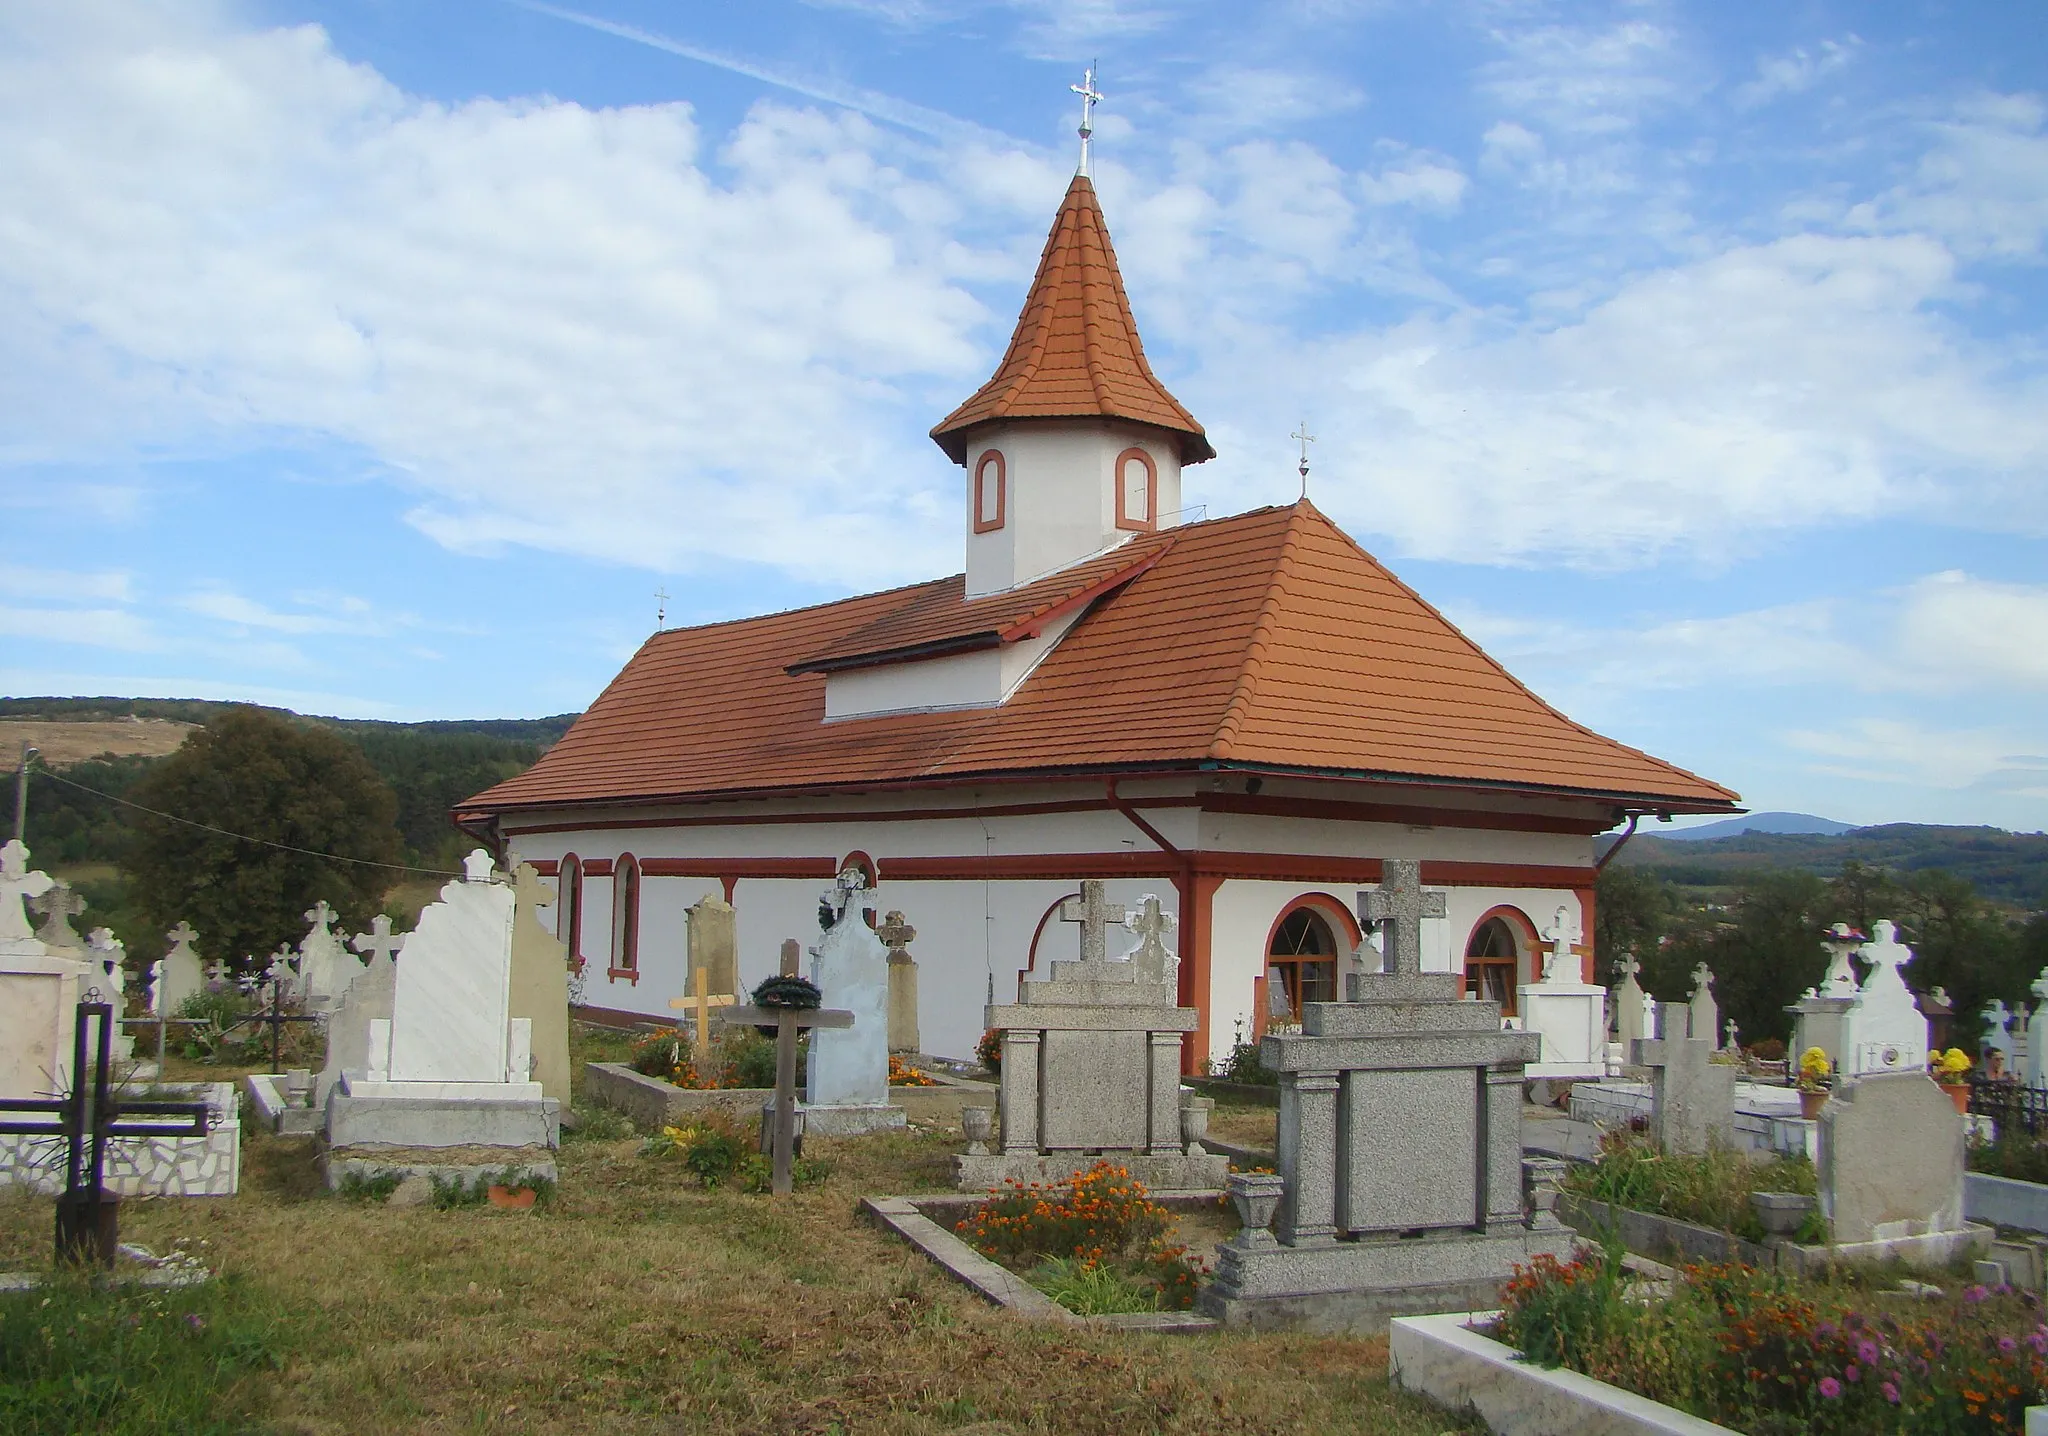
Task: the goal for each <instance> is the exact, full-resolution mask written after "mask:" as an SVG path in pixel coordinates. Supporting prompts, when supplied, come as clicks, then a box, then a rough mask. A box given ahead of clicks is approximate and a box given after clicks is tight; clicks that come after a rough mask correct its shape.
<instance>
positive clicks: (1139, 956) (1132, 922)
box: [1124, 893, 1174, 982]
mask: <svg viewBox="0 0 2048 1436" xmlns="http://www.w3.org/2000/svg"><path fill="white" fill-rule="evenodd" d="M1124 926H1125V927H1127V928H1129V929H1130V930H1131V931H1132V932H1134V933H1136V934H1137V935H1138V947H1137V950H1136V951H1135V952H1133V953H1132V954H1131V961H1132V962H1134V963H1136V964H1137V967H1138V976H1139V977H1140V978H1141V979H1142V980H1143V981H1146V982H1164V981H1165V980H1166V979H1167V976H1168V975H1169V974H1170V973H1171V972H1172V971H1173V968H1174V955H1173V953H1172V952H1171V951H1170V950H1169V949H1168V948H1167V946H1166V935H1167V934H1168V933H1170V932H1172V931H1173V914H1172V913H1170V912H1166V911H1164V910H1163V909H1161V907H1160V906H1159V899H1158V898H1157V897H1155V896H1154V895H1153V894H1151V893H1146V894H1145V896H1144V897H1143V899H1141V900H1140V901H1139V903H1138V909H1137V911H1136V912H1133V913H1131V914H1130V915H1128V916H1127V917H1125V918H1124Z"/></svg>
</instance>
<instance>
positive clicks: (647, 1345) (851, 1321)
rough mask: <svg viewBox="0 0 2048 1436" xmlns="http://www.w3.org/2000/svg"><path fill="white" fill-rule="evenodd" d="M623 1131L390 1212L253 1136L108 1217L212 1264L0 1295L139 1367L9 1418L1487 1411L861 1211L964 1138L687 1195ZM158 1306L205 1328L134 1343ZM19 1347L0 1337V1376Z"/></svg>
mask: <svg viewBox="0 0 2048 1436" xmlns="http://www.w3.org/2000/svg"><path fill="white" fill-rule="evenodd" d="M578 1045H579V1048H581V1047H584V1046H586V1045H587V1044H585V1043H583V1042H579V1044H578ZM580 1055H582V1054H581V1053H580V1052H579V1056H580ZM600 1060H601V1059H600ZM178 1075H199V1073H198V1072H197V1071H196V1070H194V1069H186V1070H185V1071H184V1072H180V1073H179V1074H178ZM208 1075H214V1076H219V1075H223V1073H222V1071H221V1070H220V1069H211V1070H210V1071H209V1073H208ZM637 1147H638V1141H637V1139H622V1140H615V1141H598V1140H590V1139H584V1140H573V1141H571V1142H570V1143H569V1144H568V1145H567V1146H565V1147H564V1148H563V1150H562V1153H561V1160H560V1166H561V1171H562V1182H561V1185H560V1188H559V1191H558V1193H557V1195H556V1198H555V1201H554V1202H553V1203H552V1205H549V1206H545V1207H540V1208H536V1209H535V1210H533V1211H529V1212H500V1211H496V1210H493V1209H490V1208H462V1209H455V1210H448V1211H439V1210H435V1209H434V1208H432V1207H419V1208H410V1209H405V1210H393V1209H390V1208H386V1207H382V1206H376V1205H365V1204H357V1203H352V1202H349V1201H345V1200H343V1199H340V1198H337V1197H332V1196H328V1195H327V1194H326V1193H325V1191H324V1189H323V1188H322V1187H321V1185H320V1183H319V1180H318V1177H317V1173H316V1170H315V1167H314V1149H313V1143H312V1142H311V1140H310V1139H277V1138H271V1137H268V1136H261V1135H250V1136H248V1137H247V1139H246V1140H245V1143H244V1147H243V1166H242V1192H241V1195H240V1196H238V1197H235V1198H232V1199H222V1200H204V1199H200V1200H182V1201H171V1200H165V1201H151V1202H135V1203H130V1204H129V1205H128V1206H127V1207H126V1209H125V1210H124V1212H123V1218H122V1235H123V1237H124V1239H126V1240H130V1241H135V1242H140V1243H142V1244H143V1245H145V1246H149V1247H151V1248H153V1249H156V1250H159V1251H162V1250H166V1249H169V1248H170V1247H172V1246H173V1245H174V1244H176V1243H179V1242H183V1243H184V1244H185V1245H186V1248H187V1249H188V1250H190V1251H193V1252H195V1253H196V1254H198V1255H199V1256H201V1257H202V1258H203V1259H204V1260H205V1261H206V1262H207V1263H208V1264H209V1265H211V1266H213V1267H214V1268H215V1269H216V1270H218V1271H220V1272H221V1273H223V1275H224V1278H225V1279H224V1280H223V1281H221V1282H218V1283H215V1284H212V1285H210V1286H209V1287H207V1288H204V1289H202V1291H203V1293H204V1294H203V1295H194V1296H187V1297H171V1298H163V1299H162V1300H163V1301H165V1302H167V1303H168V1304H169V1307H170V1309H169V1310H166V1311H160V1310H157V1309H156V1308H153V1307H149V1306H148V1304H147V1303H148V1300H151V1299H145V1298H138V1297H134V1296H129V1297H108V1296H104V1295H93V1294H90V1293H84V1292H80V1291H76V1290H74V1291H72V1292H71V1293H70V1294H69V1295H66V1294H65V1293H64V1292H62V1291H60V1292H58V1293H57V1294H56V1297H57V1300H56V1304H55V1305H54V1306H51V1307H41V1306H38V1305H37V1303H39V1302H41V1301H43V1300H44V1299H45V1298H44V1296H43V1295H41V1294H37V1293H30V1294H27V1295H12V1296H4V1297H0V1332H4V1331H9V1330H13V1331H17V1332H29V1333H31V1335H33V1334H34V1333H35V1331H36V1328H37V1326H38V1323H40V1324H41V1326H43V1327H46V1328H54V1329H52V1330H51V1333H50V1335H49V1336H47V1337H44V1338H42V1339H43V1340H44V1341H45V1342H46V1343H49V1344H51V1349H52V1350H53V1351H56V1352H58V1353H59V1354H60V1356H61V1355H62V1354H63V1353H65V1352H67V1351H69V1350H70V1349H71V1347H76V1348H77V1349H78V1350H80V1351H82V1352H84V1353H85V1354H84V1355H82V1356H81V1357H80V1358H79V1360H80V1361H81V1362H86V1363H87V1364H90V1362H91V1361H93V1360H97V1361H99V1362H100V1363H101V1366H102V1368H104V1367H105V1366H106V1365H108V1364H110V1363H112V1362H113V1358H112V1357H111V1356H109V1355H108V1353H109V1352H110V1351H112V1350H113V1348H112V1347H111V1346H109V1345H108V1344H107V1343H109V1342H111V1341H114V1340H117V1339H118V1340H122V1341H128V1342H131V1343H135V1344H133V1345H132V1347H123V1348H122V1349H123V1350H124V1351H130V1353H131V1356H130V1358H129V1359H128V1360H127V1361H125V1362H123V1363H121V1364H120V1368H119V1369H120V1370H122V1371H124V1372H127V1371H130V1370H131V1368H132V1370H133V1371H134V1372H136V1373H139V1374H133V1375H132V1380H131V1386H132V1388H133V1390H132V1392H131V1393H130V1394H129V1395H127V1396H124V1397H122V1398H121V1399H120V1400H119V1401H118V1402H115V1403H113V1405H112V1406H111V1407H103V1408H102V1414H100V1415H97V1416H95V1417H94V1418H93V1420H92V1423H91V1425H90V1426H89V1427H85V1426H81V1425H80V1424H79V1418H78V1417H77V1416H76V1415H75V1410H76V1409H78V1403H79V1402H81V1401H83V1400H84V1399H85V1397H84V1396H82V1395H80V1394H79V1393H80V1392H82V1391H85V1390H86V1388H87V1387H88V1386H89V1385H90V1382H89V1381H88V1379H87V1378H88V1377H91V1378H92V1380H100V1381H102V1382H103V1381H104V1378H105V1376H106V1372H105V1370H104V1369H101V1370H99V1371H98V1372H97V1373H96V1374H95V1373H92V1372H88V1373H86V1374H85V1375H81V1376H79V1377H78V1378H77V1380H75V1381H74V1380H73V1379H72V1378H71V1377H70V1376H68V1375H66V1374H65V1373H64V1372H63V1371H58V1372H57V1373H56V1374H55V1376H51V1375H50V1373H48V1372H45V1373H43V1375H44V1377H45V1386H46V1387H47V1388H48V1391H49V1393H50V1394H49V1395H48V1397H47V1400H44V1398H42V1397H40V1396H38V1397H36V1398H35V1399H34V1401H32V1402H31V1403H30V1406H31V1408H32V1409H24V1408H23V1405H22V1400H21V1399H20V1390H19V1389H17V1390H16V1392H15V1396H16V1398H17V1399H16V1401H15V1405H14V1406H13V1407H11V1408H0V1410H5V1412H6V1414H7V1418H8V1419H7V1421H6V1422H5V1423H0V1424H5V1425H7V1428H8V1429H9V1430H10V1431H16V1430H18V1431H23V1432H41V1431H51V1432H56V1431H70V1430H75V1429H92V1430H95V1431H103V1432H110V1433H111V1432H117V1431H138V1432H140V1431H178V1432H185V1431H195V1430H220V1431H238V1430H267V1431H281V1432H305V1433H316V1432H354V1431H362V1432H378V1433H384V1432H390V1431H462V1432H486V1431H488V1432H499V1431H504V1432H517V1431H534V1432H549V1433H556V1432H561V1433H573V1432H604V1433H630V1432H641V1431H647V1432H654V1431H660V1432H672V1431H679V1430H683V1431H699V1430H703V1431H746V1432H754V1431H759V1432H789V1433H796V1432H820V1433H822V1432H834V1431H838V1432H856V1431H860V1432H866V1431H889V1432H939V1431H963V1430H964V1431H972V1432H975V1433H981V1436H993V1433H998V1432H1004V1431H1018V1432H1039V1431H1044V1432H1052V1431H1059V1432H1075V1431H1084V1432H1085V1431H1105V1432H1108V1431H1114V1432H1120V1433H1121V1432H1143V1431H1175V1432H1180V1431H1192V1432H1206V1431H1217V1432H1226V1431H1227V1432H1268V1431H1270V1432H1294V1431H1304V1430H1309V1431H1360V1432H1385V1433H1393V1436H1399V1433H1418V1436H1435V1433H1438V1432H1444V1431H1447V1430H1469V1429H1477V1428H1474V1427H1469V1426H1466V1425H1463V1424H1461V1423H1460V1422H1459V1421H1458V1420H1456V1419H1454V1418H1452V1417H1450V1416H1448V1415H1446V1414H1445V1413H1444V1412H1442V1411H1441V1410H1439V1409H1437V1408H1435V1407H1432V1406H1429V1405H1428V1404H1426V1403H1424V1402H1421V1401H1418V1400H1414V1399H1411V1398H1408V1397H1405V1396H1401V1395H1397V1394H1396V1393H1394V1392H1393V1391H1392V1390H1391V1389H1390V1388H1389V1387H1388V1384H1387V1381H1386V1377H1385V1371H1386V1346H1385V1343H1384V1342H1383V1341H1378V1340H1374V1341H1358V1340H1352V1339H1347V1338H1334V1337H1313V1336H1303V1335H1265V1336H1251V1335H1239V1334H1217V1335H1211V1336H1202V1337H1193V1338H1190V1337H1157V1336H1151V1337H1148V1336H1129V1335H1122V1334H1117V1333H1112V1332H1106V1331H1092V1330H1074V1329H1067V1328H1060V1327H1053V1326H1046V1325H1038V1324H1033V1323H1026V1322H1022V1321H1018V1320H1016V1319H1014V1318H1011V1317H1008V1316H1005V1315H1003V1314H1002V1313H1000V1312H998V1311H996V1310H995V1309H993V1308H991V1307H989V1306H987V1305H985V1304H984V1303H982V1302H981V1301H980V1300H979V1299H978V1298H976V1297H973V1296H971V1295H970V1294H968V1293H967V1292H966V1291H964V1290H963V1289H961V1288H958V1287H956V1286H954V1285H953V1284H952V1283H951V1282H949V1281H948V1280H947V1279H946V1278H945V1277H943V1276H942V1275H941V1274H940V1273H939V1272H938V1270H937V1268H935V1267H933V1266H931V1265H930V1264H929V1263H928V1262H926V1261H925V1260H924V1259H923V1258H921V1257H919V1256H916V1255H914V1254H913V1253H912V1252H911V1251H910V1250H909V1249H908V1248H906V1247H905V1246H904V1245H903V1244H902V1243H900V1242H898V1241H896V1240H895V1239H894V1238H892V1237H890V1236H887V1235H885V1234H884V1233H883V1232H881V1231H879V1230H877V1229H875V1228H873V1227H871V1226H869V1225H867V1224H866V1223H865V1222H864V1221H862V1220H861V1219H859V1218H858V1217H857V1216H856V1215H855V1207H856V1201H857V1198H858V1197H859V1196H861V1195H863V1194H869V1193H896V1192H906V1191H917V1190H926V1191H930V1190H942V1189H944V1188H945V1187H947V1186H948V1181H947V1177H948V1175H949V1172H950V1161H949V1159H950V1157H951V1156H952V1154H953V1153H954V1152H956V1151H958V1150H959V1149H960V1146H959V1143H958V1141H957V1140H956V1139H955V1138H954V1137H952V1136H951V1135H948V1134H944V1133H941V1132H934V1131H916V1130H913V1131H911V1132H908V1133H902V1134H889V1135H883V1136H877V1137H870V1138H865V1139H861V1140H857V1141H841V1142H826V1141H823V1140H819V1141H818V1142H816V1143H815V1144H814V1146H813V1147H812V1148H811V1150H812V1151H813V1153H814V1154H815V1155H817V1156H820V1157H826V1158H829V1159H830V1160H831V1161H832V1163H833V1171H832V1175H831V1176H830V1177H829V1178H828V1179H827V1180H826V1181H825V1182H824V1183H823V1184H822V1185H821V1186H819V1187H816V1188H813V1189H810V1190H807V1191H803V1192H800V1193H798V1194H797V1195H796V1196H795V1197H793V1198H789V1199H786V1200H783V1201H780V1202H776V1201H771V1200H770V1199H768V1198H766V1197H760V1196H747V1195H742V1194H739V1193H736V1192H730V1191H711V1192H707V1191H703V1190H700V1189H698V1188H697V1187H696V1186H695V1185H694V1184H692V1183H691V1181H690V1180H689V1178H688V1176H687V1174H686V1173H685V1172H684V1171H683V1170H682V1168H681V1167H680V1165H679V1164H678V1163H675V1162H673V1161H662V1160H655V1159H648V1158H642V1157H640V1156H638V1155H637V1154H636V1149H637ZM50 1223H51V1208H50V1203H49V1202H48V1201H47V1200H40V1199H30V1198H26V1197H22V1196H19V1195H15V1196H10V1197H5V1198H0V1269H14V1270H19V1269H23V1268H31V1267H40V1266H43V1265H44V1264H46V1263H47V1261H48V1256H49V1238H50ZM124 1302H125V1303H127V1305H126V1306H122V1305H120V1303H124ZM180 1302H184V1303H185V1305H179V1303H180ZM188 1307H189V1308H190V1309H189V1310H188ZM195 1316H196V1317H199V1318H200V1320H199V1321H198V1322H196V1323H194V1322H193V1320H192V1318H193V1317H195ZM159 1331H167V1332H170V1333H171V1334H172V1335H176V1336H180V1337H181V1339H186V1340H188V1342H190V1343H197V1344H196V1345H188V1346H187V1347H178V1346H177V1344H176V1342H168V1338H156V1339H157V1341H158V1345H156V1346H150V1345H147V1344H146V1343H144V1342H142V1338H143V1337H146V1336H148V1335H149V1334H150V1333H152V1332H159ZM109 1333H112V1335H109ZM122 1333H129V1334H128V1335H122ZM138 1333H139V1334H138ZM186 1333H189V1336H186V1335H185V1334H186ZM67 1341H68V1342H69V1343H71V1347H67V1346H66V1345H65V1343H66V1342H67ZM166 1342H168V1344H166ZM209 1343H210V1344H209ZM166 1353H168V1354H166ZM17 1359H18V1354H17V1355H16V1356H10V1355H8V1354H6V1353H0V1374H6V1373H7V1372H8V1368H7V1366H6V1365H5V1363H6V1362H9V1361H14V1360H17ZM51 1359H52V1360H57V1359H58V1358H57V1357H52V1358H51ZM65 1359H69V1358H68V1357H66V1358H65ZM8 1380H9V1381H12V1382H17V1383H18V1382H19V1377H18V1374H17V1375H10V1376H9V1377H8ZM152 1382H155V1383H156V1387H155V1388H154V1389H153V1388H152V1387H151V1383H152ZM4 1384H7V1383H5V1382H0V1385H4ZM172 1384H175V1385H176V1387H177V1388H178V1389H177V1391H175V1392H167V1391H166V1389H164V1388H166V1387H167V1386H169V1385H172ZM38 1389H41V1388H38ZM197 1390H203V1391H208V1392H210V1394H208V1395H207V1396H206V1398H205V1400H204V1401H203V1402H198V1403H197V1404H198V1405H199V1406H200V1407H202V1408H203V1409H204V1410H206V1411H207V1412H209V1413H210V1417H211V1422H212V1424H211V1425H200V1424H198V1423H197V1422H196V1421H195V1420H194V1418H193V1416H192V1415H191V1410H192V1408H193V1406H194V1404H195V1402H194V1399H193V1398H192V1392H193V1391H197ZM174 1395H181V1396H182V1397H183V1398H184V1399H183V1401H182V1404H181V1402H180V1401H179V1400H174V1399H170V1398H171V1396H174ZM35 1402H42V1403H43V1404H42V1405H40V1406H37V1405H35ZM66 1403H69V1404H66ZM67 1413H74V1414H67Z"/></svg>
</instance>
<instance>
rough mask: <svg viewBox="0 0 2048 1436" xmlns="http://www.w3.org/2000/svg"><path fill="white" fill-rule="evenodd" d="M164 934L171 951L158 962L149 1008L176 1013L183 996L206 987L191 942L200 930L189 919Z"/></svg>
mask: <svg viewBox="0 0 2048 1436" xmlns="http://www.w3.org/2000/svg"><path fill="white" fill-rule="evenodd" d="M164 937H165V938H166V939H167V940H168V941H169V942H170V944H171V947H170V951H168V952H166V953H165V954H164V957H163V961H162V962H161V963H159V964H158V965H157V970H156V982H155V984H154V985H153V986H152V987H151V988H150V990H149V1001H150V1012H151V1014H152V1015H154V1016H160V1017H176V1016H177V1015H178V1009H179V1008H180V1007H181V1006H183V1005H184V1003H185V999H186V998H188V997H191V996H192V995H193V994H194V993H198V992H204V991H206V965H205V963H204V962H202V961H201V960H200V957H199V953H198V951H197V950H196V949H195V948H194V947H193V946H192V944H193V943H195V942H197V941H198V940H199V934H198V933H197V932H196V931H194V930H193V927H192V924H191V923H189V922H181V923H179V924H178V925H177V926H176V927H174V928H172V929H171V930H170V931H169V932H167V933H165V934H164Z"/></svg>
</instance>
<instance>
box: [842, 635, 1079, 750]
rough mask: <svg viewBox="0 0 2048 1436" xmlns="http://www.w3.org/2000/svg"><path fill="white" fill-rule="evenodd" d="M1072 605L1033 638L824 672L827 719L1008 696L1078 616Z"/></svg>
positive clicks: (988, 703) (969, 704)
mask: <svg viewBox="0 0 2048 1436" xmlns="http://www.w3.org/2000/svg"><path fill="white" fill-rule="evenodd" d="M1080 617H1081V611H1080V610H1079V609H1076V610H1075V611H1074V612H1072V613H1070V614H1068V615H1066V616H1065V617H1064V618H1060V619H1056V620H1055V621H1053V622H1051V623H1049V624H1047V625H1046V626H1045V631H1044V632H1042V633H1040V634H1039V635H1038V637H1036V638H1027V639H1023V640H1020V641H1019V642H1016V643H1009V644H1005V645H1004V646H1003V647H1001V648H984V649H981V650H980V651H978V652H975V653H955V654H952V655H950V656H949V657H945V658H927V659H922V660H920V661H918V662H916V663H890V664H884V665H880V666H877V667H873V668H849V669H846V670H844V671H842V672H839V673H828V674H827V675H826V676H825V721H826V722H828V723H830V722H836V721H838V720H840V719H843V718H865V717H872V716H874V715H877V714H881V713H933V712H944V711H947V710H950V709H956V708H993V707H995V706H996V705H997V704H999V703H1003V702H1005V701H1007V700H1008V699H1009V696H1010V695H1011V694H1012V693H1014V692H1015V691H1016V690H1017V685H1018V684H1020V683H1022V682H1023V681H1024V680H1025V679H1026V678H1029V677H1030V676H1031V674H1032V671H1033V670H1034V669H1036V668H1037V667H1038V665H1039V664H1040V663H1042V662H1044V661H1045V657H1046V655H1047V654H1049V653H1051V652H1052V651H1053V649H1054V647H1056V646H1057V645H1058V643H1059V641H1060V640H1061V639H1062V638H1064V637H1066V635H1067V630H1069V629H1071V628H1072V627H1073V626H1074V625H1075V623H1077V622H1078V621H1079V620H1080Z"/></svg>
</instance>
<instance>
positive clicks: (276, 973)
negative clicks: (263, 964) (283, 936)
mask: <svg viewBox="0 0 2048 1436" xmlns="http://www.w3.org/2000/svg"><path fill="white" fill-rule="evenodd" d="M296 956H297V954H296V953H294V952H293V951H292V945H291V944H290V943H288V942H281V943H279V944H278V945H277V951H276V952H273V953H272V954H270V966H269V967H267V968H265V969H264V976H265V977H267V978H269V979H270V980H271V981H272V982H275V983H278V984H280V985H283V984H285V983H289V982H290V981H291V980H292V959H293V958H294V957H296Z"/></svg>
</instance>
